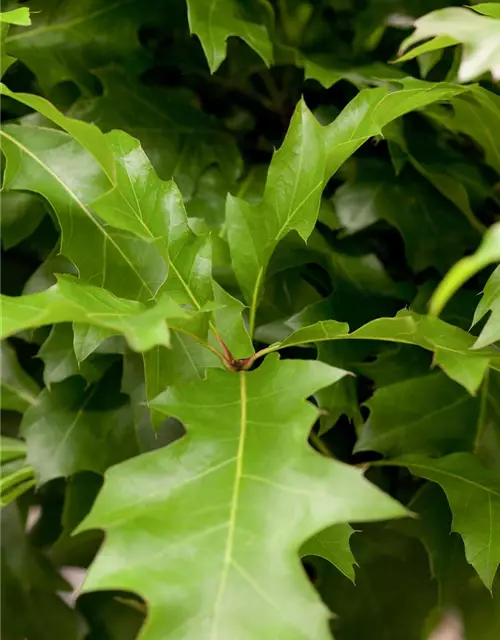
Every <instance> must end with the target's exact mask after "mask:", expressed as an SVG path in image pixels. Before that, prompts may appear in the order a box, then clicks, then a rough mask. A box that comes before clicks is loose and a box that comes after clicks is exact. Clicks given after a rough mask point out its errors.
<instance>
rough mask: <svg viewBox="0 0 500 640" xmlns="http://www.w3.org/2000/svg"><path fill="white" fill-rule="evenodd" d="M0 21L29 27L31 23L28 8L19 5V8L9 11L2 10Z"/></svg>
mask: <svg viewBox="0 0 500 640" xmlns="http://www.w3.org/2000/svg"><path fill="white" fill-rule="evenodd" d="M0 22H4V23H6V24H17V25H19V26H21V27H29V26H30V24H31V18H30V10H29V9H28V7H19V9H12V10H11V11H3V12H2V13H0Z"/></svg>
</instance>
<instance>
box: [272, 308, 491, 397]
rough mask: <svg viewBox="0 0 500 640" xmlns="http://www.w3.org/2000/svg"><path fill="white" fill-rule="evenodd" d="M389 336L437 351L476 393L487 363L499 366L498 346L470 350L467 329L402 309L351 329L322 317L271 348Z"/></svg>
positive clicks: (446, 366) (391, 339)
mask: <svg viewBox="0 0 500 640" xmlns="http://www.w3.org/2000/svg"><path fill="white" fill-rule="evenodd" d="M345 339H349V340H351V339H353V340H386V341H389V342H399V343H403V344H413V345H417V346H419V347H422V348H423V349H427V350H429V351H433V352H434V362H435V364H437V365H439V366H440V367H441V368H442V369H443V371H444V372H445V373H446V374H447V375H448V376H449V377H450V378H452V380H455V381H456V382H458V383H459V384H461V385H462V386H464V387H465V388H466V389H467V390H468V391H469V393H471V394H474V393H475V392H476V391H477V389H478V387H479V385H480V384H481V381H482V379H483V377H484V374H485V372H486V370H487V368H488V367H492V368H494V369H499V368H500V360H499V356H498V353H497V352H496V350H495V349H483V351H482V352H481V351H479V350H475V351H471V347H472V346H473V344H474V337H473V336H471V335H470V334H469V333H467V332H466V331H463V330H462V329H459V328H458V327H455V326H453V325H451V324H448V323H446V322H443V321H442V320H439V319H438V318H433V317H431V316H421V315H419V314H416V313H413V312H410V311H406V310H402V311H400V312H399V313H398V314H397V315H396V316H395V317H394V318H377V319H376V320H373V321H372V322H369V323H368V324H366V325H364V326H363V327H361V328H359V329H357V330H356V331H353V332H352V333H349V326H348V325H347V324H346V323H345V322H337V321H335V320H320V321H319V322H317V323H316V324H313V325H311V326H309V327H304V328H302V329H299V330H298V331H296V332H294V333H292V334H291V335H290V336H289V337H288V338H286V339H285V340H283V341H281V342H279V343H276V344H275V345H272V346H271V347H270V348H269V350H273V351H274V350H276V349H283V348H285V347H292V346H298V345H301V344H307V343H310V342H323V341H325V340H345Z"/></svg>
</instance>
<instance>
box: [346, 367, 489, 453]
mask: <svg viewBox="0 0 500 640" xmlns="http://www.w3.org/2000/svg"><path fill="white" fill-rule="evenodd" d="M366 406H367V407H369V409H370V416H369V418H368V420H367V422H366V424H365V425H364V427H363V430H362V432H361V437H360V439H359V440H358V442H357V444H356V450H357V451H366V450H374V451H378V452H379V453H383V454H386V455H393V456H394V455H402V454H406V453H413V452H419V453H428V454H430V455H435V454H445V453H451V452H452V451H460V450H462V451H464V450H469V449H471V448H472V444H473V442H474V439H475V436H476V431H477V428H478V421H479V415H480V402H479V400H478V399H477V398H472V397H471V396H470V395H469V394H468V393H467V392H466V391H465V390H464V389H463V388H462V387H460V386H459V385H457V384H456V383H455V382H453V381H452V380H450V379H449V378H447V377H446V376H445V375H444V374H443V373H433V374H431V375H427V376H423V377H420V378H411V379H410V380H404V381H403V382H396V383H394V384H391V385H388V386H387V387H383V388H381V389H377V390H376V391H375V393H374V395H373V396H372V397H371V398H370V399H369V400H368V401H367V402H366Z"/></svg>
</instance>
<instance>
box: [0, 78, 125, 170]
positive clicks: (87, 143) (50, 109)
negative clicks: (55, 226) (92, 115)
mask: <svg viewBox="0 0 500 640" xmlns="http://www.w3.org/2000/svg"><path fill="white" fill-rule="evenodd" d="M0 89H1V93H2V95H4V96H7V97H9V98H12V99H14V100H17V101H18V102H21V103H22V104H24V105H26V106H27V107H30V108H31V109H34V110H35V111H37V112H38V113H40V114H41V115H43V116H45V117H46V118H48V119H49V120H51V121H52V122H53V123H54V124H56V125H58V126H59V127H61V129H64V131H66V132H67V133H69V134H70V135H71V136H72V137H73V138H74V139H75V140H76V141H77V142H79V143H80V144H81V145H82V147H83V148H84V149H86V150H87V151H88V152H89V153H90V154H91V155H92V156H93V158H94V159H95V160H96V161H97V162H98V163H99V165H100V167H101V168H102V170H103V171H104V173H105V174H106V175H107V177H108V179H109V180H110V181H111V182H113V181H114V178H115V162H114V158H113V155H112V153H111V149H110V148H109V144H108V143H107V142H106V138H105V136H104V134H103V133H102V131H100V130H99V129H98V128H97V127H96V126H95V125H94V124H89V123H87V122H81V121H80V120H75V119H74V118H68V117H67V116H65V115H63V114H62V113H61V112H60V111H59V110H58V109H56V108H55V107H54V105H53V104H51V103H50V102H48V100H45V99H44V98H41V97H40V96H35V95H32V94H29V93H14V92H13V91H11V90H10V89H9V88H8V87H6V86H5V85H4V84H0Z"/></svg>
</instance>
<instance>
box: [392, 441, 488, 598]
mask: <svg viewBox="0 0 500 640" xmlns="http://www.w3.org/2000/svg"><path fill="white" fill-rule="evenodd" d="M390 464H391V465H392V464H396V465H398V466H405V467H408V468H409V469H410V471H411V472H412V473H413V474H414V475H417V476H419V477H421V478H426V479H427V480H431V481H432V482H436V483H437V484H439V485H440V486H441V487H442V488H443V489H444V492H445V493H446V497H447V498H448V502H449V504H450V508H451V511H452V514H453V524H452V527H453V531H456V532H457V533H459V534H460V535H461V536H462V538H463V540H464V543H465V554H466V556H467V560H468V561H469V562H470V563H471V564H472V566H473V567H474V569H475V570H476V571H477V572H478V574H479V576H480V578H481V580H482V581H483V582H484V584H485V585H486V587H488V589H490V590H491V587H492V585H493V579H494V577H495V573H496V570H497V567H498V565H499V563H500V537H499V536H500V534H499V532H498V529H497V527H496V523H497V522H498V518H499V517H500V483H499V479H498V472H497V471H496V470H490V469H486V468H484V467H482V466H481V464H480V463H479V462H478V461H477V459H476V458H475V457H474V456H473V455H471V454H469V453H453V454H451V455H449V456H446V457H445V458H441V459H438V460H435V459H429V458H424V457H419V456H406V457H404V458H400V459H397V460H391V461H390Z"/></svg>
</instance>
